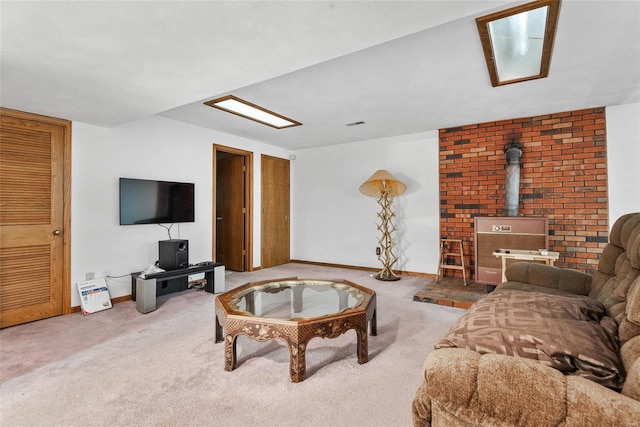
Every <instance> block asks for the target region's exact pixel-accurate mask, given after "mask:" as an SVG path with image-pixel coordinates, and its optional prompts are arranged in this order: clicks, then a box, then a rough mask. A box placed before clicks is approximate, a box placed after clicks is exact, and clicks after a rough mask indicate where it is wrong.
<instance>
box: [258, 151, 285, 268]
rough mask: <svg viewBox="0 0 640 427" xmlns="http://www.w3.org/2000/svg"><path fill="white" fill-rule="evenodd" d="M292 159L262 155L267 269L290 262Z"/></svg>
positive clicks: (262, 253) (263, 241)
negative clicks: (290, 169)
mask: <svg viewBox="0 0 640 427" xmlns="http://www.w3.org/2000/svg"><path fill="white" fill-rule="evenodd" d="M289 166H290V165H289V160H288V159H280V158H277V157H271V156H265V155H262V221H261V223H262V250H261V258H262V261H261V264H262V267H263V268H266V267H272V266H274V265H280V264H286V263H288V262H289V261H290V257H291V255H290V235H291V233H290V221H289V216H290V212H289V210H290V197H289V188H290V182H289V179H290V175H289Z"/></svg>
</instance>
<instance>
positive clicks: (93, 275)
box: [84, 272, 96, 280]
mask: <svg viewBox="0 0 640 427" xmlns="http://www.w3.org/2000/svg"><path fill="white" fill-rule="evenodd" d="M95 278H96V273H93V272H91V273H87V274H85V275H84V280H93V279H95Z"/></svg>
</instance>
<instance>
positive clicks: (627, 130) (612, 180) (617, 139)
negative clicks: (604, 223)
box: [606, 104, 640, 227]
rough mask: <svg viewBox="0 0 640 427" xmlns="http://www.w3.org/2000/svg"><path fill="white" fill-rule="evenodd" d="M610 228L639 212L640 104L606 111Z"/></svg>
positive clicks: (608, 108)
mask: <svg viewBox="0 0 640 427" xmlns="http://www.w3.org/2000/svg"><path fill="white" fill-rule="evenodd" d="M606 120H607V157H608V159H607V161H608V164H609V168H608V169H609V175H608V185H609V226H610V227H611V226H613V223H614V222H615V220H616V219H617V218H619V217H620V216H621V215H624V214H626V213H629V212H640V104H627V105H617V106H615V107H607V109H606Z"/></svg>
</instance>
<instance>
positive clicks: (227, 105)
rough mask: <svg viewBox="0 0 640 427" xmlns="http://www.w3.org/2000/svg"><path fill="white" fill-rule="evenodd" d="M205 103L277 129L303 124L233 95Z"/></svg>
mask: <svg viewBox="0 0 640 427" xmlns="http://www.w3.org/2000/svg"><path fill="white" fill-rule="evenodd" d="M205 104H206V105H208V106H210V107H214V108H218V109H220V110H223V111H226V112H228V113H232V114H235V115H238V116H241V117H244V118H245V119H249V120H253V121H256V122H259V123H262V124H264V125H267V126H271V127H274V128H276V129H284V128H289V127H293V126H300V125H301V124H302V123H300V122H297V121H295V120H292V119H289V118H287V117H285V116H283V115H280V114H278V113H274V112H273V111H269V110H267V109H266V108H263V107H260V106H259V105H256V104H252V103H250V102H249V101H245V100H244V99H241V98H238V97H236V96H233V95H227V96H224V97H222V98H217V99H213V100H211V101H207V102H205Z"/></svg>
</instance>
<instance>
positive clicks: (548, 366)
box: [412, 212, 640, 427]
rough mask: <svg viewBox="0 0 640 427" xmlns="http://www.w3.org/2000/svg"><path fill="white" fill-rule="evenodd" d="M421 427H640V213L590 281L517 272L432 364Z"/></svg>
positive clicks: (619, 233)
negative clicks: (473, 426)
mask: <svg viewBox="0 0 640 427" xmlns="http://www.w3.org/2000/svg"><path fill="white" fill-rule="evenodd" d="M412 409H413V424H414V426H429V425H431V426H447V427H450V426H472V425H482V426H536V427H538V426H580V427H584V426H599V427H602V426H612V427H613V426H636V427H640V212H639V213H632V214H627V215H624V216H622V217H621V218H619V219H618V220H617V221H616V223H615V224H614V226H613V228H612V230H611V233H610V236H609V243H608V244H607V245H606V246H605V248H604V250H603V252H602V254H601V255H600V260H599V264H598V270H597V272H596V273H595V274H594V275H593V276H590V275H587V274H584V273H581V272H577V271H575V270H569V269H562V268H558V267H551V266H546V265H541V264H534V263H516V264H513V265H511V266H510V267H509V269H508V270H507V282H504V283H502V284H500V285H498V287H497V288H496V289H495V291H494V292H492V293H491V294H489V295H487V296H486V297H484V298H482V299H481V300H479V301H478V302H476V303H475V304H474V305H473V306H472V307H471V308H470V309H469V310H468V311H467V313H465V314H464V315H463V316H462V317H461V318H460V319H458V321H457V322H456V323H455V324H454V325H453V326H452V327H451V329H450V331H449V333H448V334H447V335H446V336H445V337H443V338H442V339H441V340H440V341H439V342H438V343H437V344H436V350H435V351H433V352H431V354H429V356H428V357H427V360H426V362H425V368H424V382H423V383H422V385H421V386H420V388H419V389H418V390H417V392H416V395H415V398H414V401H413V408H412Z"/></svg>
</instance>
